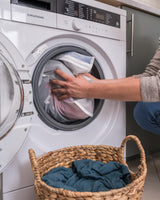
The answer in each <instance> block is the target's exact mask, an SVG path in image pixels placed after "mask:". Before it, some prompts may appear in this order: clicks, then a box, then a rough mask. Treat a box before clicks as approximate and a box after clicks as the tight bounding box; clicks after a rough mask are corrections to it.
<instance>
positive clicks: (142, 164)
mask: <svg viewBox="0 0 160 200" xmlns="http://www.w3.org/2000/svg"><path fill="white" fill-rule="evenodd" d="M129 140H134V141H135V142H136V144H137V146H138V149H139V151H140V165H139V166H138V169H141V168H143V169H145V170H146V169H147V166H146V157H145V152H144V149H143V146H142V144H141V142H140V140H139V139H138V137H137V136H135V135H128V136H126V137H125V138H124V140H123V141H122V143H121V147H120V154H121V157H122V158H124V148H125V145H126V143H127V142H128V141H129ZM123 160H124V159H123ZM124 164H125V163H124ZM137 173H138V172H137Z"/></svg>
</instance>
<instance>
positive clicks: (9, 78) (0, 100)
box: [0, 55, 24, 139]
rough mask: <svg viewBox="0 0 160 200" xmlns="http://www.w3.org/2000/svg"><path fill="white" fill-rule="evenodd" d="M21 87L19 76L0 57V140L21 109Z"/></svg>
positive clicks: (9, 128) (5, 60) (12, 125)
mask: <svg viewBox="0 0 160 200" xmlns="http://www.w3.org/2000/svg"><path fill="white" fill-rule="evenodd" d="M23 98H24V94H23V87H22V83H21V80H20V78H19V75H18V73H17V71H16V70H15V68H14V67H13V66H12V65H11V64H10V63H9V62H8V60H7V59H6V58H5V57H3V56H2V55H0V139H2V138H3V137H5V136H6V135H7V134H8V133H9V132H10V130H11V129H12V128H13V127H14V125H15V123H16V121H17V119H18V118H19V116H20V115H21V112H22V109H23Z"/></svg>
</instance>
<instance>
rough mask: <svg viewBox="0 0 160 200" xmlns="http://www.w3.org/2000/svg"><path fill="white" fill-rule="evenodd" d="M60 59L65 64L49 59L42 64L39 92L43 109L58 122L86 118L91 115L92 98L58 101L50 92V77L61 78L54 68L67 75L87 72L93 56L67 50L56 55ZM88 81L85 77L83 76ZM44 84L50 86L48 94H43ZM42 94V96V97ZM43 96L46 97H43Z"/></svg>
mask: <svg viewBox="0 0 160 200" xmlns="http://www.w3.org/2000/svg"><path fill="white" fill-rule="evenodd" d="M56 59H59V60H61V61H65V62H64V63H65V65H64V64H63V63H62V62H60V61H57V60H50V61H48V62H47V63H46V65H45V66H44V70H43V72H42V76H41V77H40V81H39V82H40V84H39V91H40V92H39V94H40V96H41V99H43V100H42V101H44V104H45V111H46V112H47V113H49V114H50V115H51V116H53V117H54V118H56V119H57V120H58V121H60V122H73V121H75V120H81V119H86V118H88V117H92V116H93V111H94V100H93V99H75V98H69V99H66V100H63V101H59V100H58V99H57V97H56V96H54V95H52V94H51V88H50V87H51V86H49V84H47V83H49V80H50V79H60V80H62V78H61V77H60V76H58V75H57V74H56V73H54V71H55V69H60V70H62V71H64V72H65V73H67V74H68V75H71V76H73V75H77V74H79V73H82V72H83V73H84V72H89V71H90V70H91V68H92V66H93V62H94V58H93V57H90V56H85V55H81V54H78V53H76V52H67V53H65V54H62V55H59V56H58V57H56ZM66 65H67V66H66ZM84 78H86V79H87V80H88V81H90V80H89V79H88V78H87V77H85V76H84ZM44 85H45V86H46V88H47V87H48V88H50V90H49V91H50V94H48V96H46V95H45V93H46V91H47V90H46V91H44ZM42 96H43V97H42ZM44 96H45V97H46V98H45V99H44Z"/></svg>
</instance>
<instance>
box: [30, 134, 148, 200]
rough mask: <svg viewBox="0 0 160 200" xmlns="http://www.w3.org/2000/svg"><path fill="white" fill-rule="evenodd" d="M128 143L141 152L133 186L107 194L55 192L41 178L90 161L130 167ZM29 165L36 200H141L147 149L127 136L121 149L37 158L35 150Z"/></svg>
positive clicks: (88, 148)
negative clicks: (75, 162)
mask: <svg viewBox="0 0 160 200" xmlns="http://www.w3.org/2000/svg"><path fill="white" fill-rule="evenodd" d="M128 140H134V141H135V142H136V143H137V145H138V148H139V150H140V164H139V166H138V170H137V172H135V173H133V172H132V171H131V170H130V173H131V183H130V184H128V185H127V186H126V187H123V188H121V189H114V190H110V191H106V192H73V191H69V190H65V189H62V188H53V187H50V186H48V185H47V184H46V183H44V182H43V181H41V177H42V176H43V175H44V174H45V173H47V172H48V171H49V170H50V169H52V168H55V167H62V166H63V167H71V164H72V162H73V161H75V160H79V159H91V160H98V161H102V162H104V163H107V162H109V161H116V162H120V163H122V164H124V165H127V164H126V162H125V160H124V148H125V144H126V142H127V141H128ZM29 155H30V161H31V164H32V169H33V172H34V177H35V183H34V186H35V191H36V194H37V200H53V199H56V200H74V199H76V200H140V199H141V198H142V193H143V187H144V182H145V177H146V173H147V167H146V160H145V153H144V149H143V147H142V145H141V143H140V141H139V139H138V138H137V137H136V136H132V135H130V136H127V137H126V138H125V139H124V140H123V141H122V144H121V147H112V146H105V145H83V146H74V147H67V148H63V149H60V150H56V151H52V152H49V153H47V154H45V155H43V156H41V157H39V158H36V156H35V153H34V151H33V150H32V149H30V150H29Z"/></svg>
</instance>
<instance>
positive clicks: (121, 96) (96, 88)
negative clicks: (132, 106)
mask: <svg viewBox="0 0 160 200" xmlns="http://www.w3.org/2000/svg"><path fill="white" fill-rule="evenodd" d="M88 96H89V98H100V99H112V100H120V101H141V100H142V98H141V92H140V80H139V79H136V78H134V77H129V78H124V79H112V80H99V81H97V82H95V83H93V84H92V85H91V88H89V90H88Z"/></svg>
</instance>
